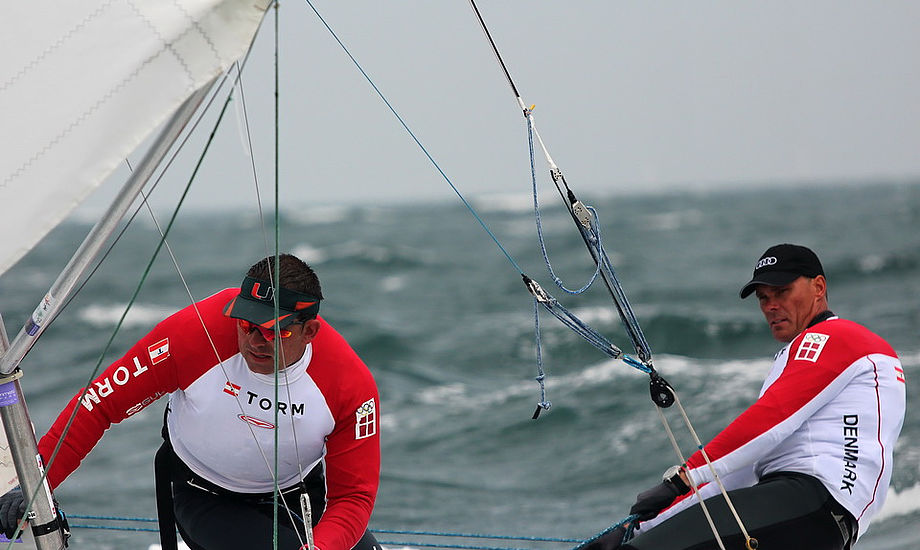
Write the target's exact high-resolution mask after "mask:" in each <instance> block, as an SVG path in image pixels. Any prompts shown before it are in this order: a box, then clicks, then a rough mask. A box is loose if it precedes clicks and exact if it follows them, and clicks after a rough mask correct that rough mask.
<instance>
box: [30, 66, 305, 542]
mask: <svg viewBox="0 0 920 550" xmlns="http://www.w3.org/2000/svg"><path fill="white" fill-rule="evenodd" d="M247 58H248V53H247ZM243 64H245V59H244V61H243ZM236 68H237V83H238V84H239V81H240V79H241V76H242V75H241V71H242V67H241V64H240V63H237V64H236ZM230 74H231V73H230V72H229V71H228V72H227V73H226V74H225V75H224V77H223V79H222V80H221V82H220V83H219V84H218V85H217V86H216V87H215V91H214V92H213V94H212V96H211V98H210V100H209V101H208V102H207V103H206V105H205V106H204V107H203V109H202V110H201V114H200V116H199V117H198V118H197V120H196V121H195V122H194V123H193V124H192V126H191V129H190V130H189V132H187V134H186V136H185V137H184V139H183V140H182V141H181V142H180V143H179V145H178V147H177V148H176V149H175V151H174V153H173V156H172V157H171V158H170V160H169V161H168V162H167V163H166V164H165V165H164V167H163V169H162V170H161V173H160V176H159V177H158V178H157V180H156V181H155V182H154V184H153V186H152V189H156V188H157V186H158V185H159V183H160V181H161V180H162V178H163V176H164V175H165V173H166V171H167V170H168V169H169V167H170V166H171V165H172V163H173V162H174V161H175V159H176V158H177V157H178V154H179V152H180V151H181V150H182V149H183V148H184V146H185V145H186V144H187V142H188V140H189V139H190V137H191V135H192V134H194V132H195V129H196V128H197V127H198V125H199V124H200V122H201V121H202V120H203V118H204V116H205V114H206V113H207V112H209V111H210V109H211V107H212V105H213V103H214V100H215V99H216V98H217V97H219V93H220V90H221V88H222V87H223V85H224V84H225V83H226V81H227V80H228V78H229V75H230ZM232 95H233V94H232V91H231V93H230V94H228V96H227V97H226V99H225V101H224V105H223V107H222V109H221V111H220V114H219V116H218V119H217V121H216V122H215V125H214V128H213V129H212V130H211V133H210V135H209V138H208V141H207V144H206V146H205V148H204V151H202V153H201V156H200V157H199V159H198V162H197V164H196V166H195V169H194V171H193V174H192V175H191V177H190V179H189V181H188V183H187V184H186V188H185V191H184V192H183V194H182V196H181V198H180V200H179V203H178V204H177V205H176V207H175V210H174V211H173V214H172V217H171V219H170V221H169V224H168V225H167V227H166V229H165V230H164V229H162V227H161V226H160V224H159V223H158V221H157V220H156V217H155V215H154V214H153V211H152V209H151V206H150V204H149V201H148V199H149V193H148V194H144V193H142V204H141V205H139V206H138V208H137V209H135V211H134V213H133V214H132V215H131V216H130V218H129V219H128V221H127V223H126V224H125V226H124V227H123V228H122V230H121V231H120V232H119V234H118V235H117V236H116V237H115V238H114V239H113V241H112V243H111V244H110V245H109V247H108V248H107V249H106V251H105V253H104V254H103V255H102V257H101V259H100V261H99V262H98V263H97V265H96V266H95V267H94V268H93V270H92V271H91V272H90V273H89V275H88V276H87V277H86V278H85V279H84V280H83V281H82V283H81V284H80V286H79V287H77V289H76V291H75V292H74V293H72V294H71V295H70V297H69V298H68V300H67V301H66V302H65V305H64V308H66V307H67V305H69V304H70V302H72V300H73V299H74V298H75V297H76V295H77V294H78V293H79V292H80V291H81V290H82V289H83V288H84V287H85V285H86V284H87V283H88V282H89V280H90V279H91V278H92V277H93V275H94V274H95V273H96V271H98V269H99V267H101V265H102V263H103V261H104V260H105V258H106V257H108V255H109V254H110V253H111V252H112V250H113V249H114V247H115V245H116V244H117V243H118V242H119V241H120V239H121V238H122V237H123V236H124V234H125V232H126V231H127V228H128V227H129V226H130V225H131V224H132V222H133V221H134V220H135V218H136V217H137V215H138V214H139V212H140V210H141V208H143V207H144V206H146V207H147V210H148V211H149V212H150V215H151V218H152V219H153V223H154V225H155V227H156V229H157V231H158V232H159V234H160V242H159V243H158V245H157V248H156V249H155V251H154V252H153V254H152V257H151V259H150V261H149V263H148V266H147V269H146V270H145V272H144V273H143V275H142V278H141V281H140V282H139V283H138V286H137V288H136V289H135V292H134V295H133V296H132V298H131V300H130V301H129V303H128V304H127V305H126V307H125V311H124V312H123V313H122V316H121V318H120V319H119V321H118V323H117V324H116V327H115V329H114V330H113V333H112V335H111V336H110V339H109V341H108V343H107V344H106V346H105V347H104V349H103V352H102V353H101V354H100V357H99V360H98V361H97V363H96V366H95V368H94V369H93V371H92V372H91V373H90V376H89V378H88V380H87V383H86V384H85V385H84V388H83V390H82V392H81V393H80V394H79V396H78V398H77V401H76V402H77V403H82V401H83V400H84V398H85V396H86V394H87V392H88V391H89V388H90V386H91V383H92V380H94V379H95V378H96V377H97V376H98V374H99V371H100V369H101V368H102V364H103V361H104V357H105V355H106V354H107V353H108V350H109V348H110V347H111V344H112V341H113V340H114V338H115V336H116V334H118V332H119V331H120V329H121V327H122V325H123V322H124V320H125V318H126V316H127V314H128V311H130V309H131V308H132V307H133V305H134V302H135V300H136V298H137V295H138V294H139V292H140V289H141V288H142V287H143V285H144V282H145V281H146V278H147V276H148V275H149V272H150V268H151V267H152V265H153V262H154V260H155V259H156V257H157V256H158V254H159V251H160V249H161V247H162V246H165V247H166V249H167V252H168V253H169V255H170V257H171V258H172V261H173V264H174V266H175V269H176V272H177V274H178V276H179V278H180V280H181V282H182V284H183V286H184V288H185V290H186V293H187V295H188V297H189V300H190V302H191V304H192V306H193V307H194V310H195V312H196V315H197V316H198V319H199V322H200V323H201V325H202V327H203V328H204V330H205V333H206V335H207V338H208V340H209V342H210V345H211V348H212V351H213V352H214V354H215V357H216V359H217V360H218V364H219V365H220V367H221V369H222V370H223V369H224V367H223V364H222V362H221V358H220V356H219V354H218V352H217V349H216V347H215V345H214V342H213V340H212V339H211V336H210V332H209V331H208V329H207V327H206V326H205V325H204V320H203V319H202V317H201V314H200V312H199V311H198V308H197V307H195V300H194V297H193V296H192V293H191V290H190V288H189V286H188V284H187V282H186V279H185V278H184V276H183V274H182V270H181V268H180V267H179V263H178V260H177V259H176V257H175V255H174V254H173V252H172V249H171V247H170V246H169V243H168V241H167V240H166V236H167V234H168V233H169V231H170V229H171V228H172V225H173V223H174V221H175V220H176V218H177V215H178V212H179V209H180V208H181V206H182V203H183V202H184V200H185V197H186V195H187V193H188V191H189V190H190V188H191V185H192V183H193V181H194V180H195V178H196V175H197V172H198V169H199V168H200V166H201V164H202V162H203V160H204V158H205V156H206V155H207V152H208V148H209V147H210V144H211V141H212V140H213V138H214V137H215V135H216V132H217V128H218V127H219V126H220V124H221V121H222V119H223V116H224V114H225V113H226V109H227V107H228V105H229V103H230V101H231V100H232ZM247 121H248V119H247ZM247 132H248V123H247ZM250 144H251V141H250ZM126 162H128V161H127V160H126ZM128 167H129V169H130V163H129V162H128ZM259 210H260V215H261V210H262V209H261V205H260V209H259ZM276 222H277V220H276ZM263 228H264V226H263ZM62 309H63V308H62ZM224 376H225V378H228V375H227V373H226V371H225V370H224ZM236 399H237V404H238V406H239V407H240V411H241V412H242V411H243V408H242V403H241V402H240V400H239V397H237V398H236ZM277 401H278V400H277V396H276V402H277ZM78 411H79V409H78V408H77V407H75V409H74V412H73V413H72V414H71V416H70V418H69V419H68V422H67V423H66V424H65V427H64V429H63V431H62V436H61V439H60V441H59V442H58V444H57V445H56V446H55V449H54V450H53V452H52V454H51V457H50V458H49V460H48V464H47V468H46V470H45V471H46V472H47V470H49V469H50V468H51V465H52V464H53V462H54V460H55V459H56V457H57V454H58V452H59V450H60V447H61V445H62V442H63V439H64V437H65V436H66V434H67V433H68V432H69V431H70V428H71V426H72V424H73V422H74V420H75V418H76V413H77V412H78ZM276 414H277V410H276ZM276 425H278V423H277V419H276ZM250 432H251V435H252V437H253V440H254V441H256V442H257V446H258V440H257V438H256V436H255V433H253V428H252V427H250ZM295 433H296V432H295ZM276 448H277V445H276ZM259 449H260V452H261V453H262V457H263V460H264V462H265V464H266V466H268V467H269V468H270V469H271V466H270V463H269V461H268V457H267V456H266V455H265V452H264V450H262V449H261V447H260V446H259ZM298 465H299V466H300V468H301V472H302V471H303V468H302V464H301V463H300V461H299V456H298ZM273 472H277V467H275V469H274V470H273ZM45 475H47V474H45ZM273 477H275V480H276V484H277V474H276V473H273ZM42 479H44V476H43V478H42ZM32 498H35V495H33V496H32ZM281 498H282V500H283V501H284V502H283V504H282V505H281V508H284V509H285V511H286V512H287V515H288V517H289V519H291V520H292V521H293V519H294V518H293V512H292V511H291V508H290V505H289V503H287V502H286V497H285V496H284V495H281ZM31 502H32V499H29V501H28V505H29V506H31ZM276 506H277V504H276ZM298 536H299V533H298Z"/></svg>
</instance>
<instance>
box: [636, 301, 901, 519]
mask: <svg viewBox="0 0 920 550" xmlns="http://www.w3.org/2000/svg"><path fill="white" fill-rule="evenodd" d="M827 313H830V312H827ZM904 408H905V382H904V371H903V369H902V368H901V363H900V362H899V361H898V358H897V355H896V354H895V352H894V350H892V349H891V346H889V345H888V344H887V343H886V342H885V341H884V340H882V339H881V338H880V337H879V336H877V335H875V334H873V333H872V332H870V331H869V330H868V329H866V328H865V327H863V326H861V325H858V324H856V323H854V322H852V321H847V320H844V319H839V318H838V317H836V316H833V315H827V316H826V318H825V319H821V320H819V321H818V322H817V323H815V324H813V325H811V326H810V327H808V328H807V329H806V330H805V331H804V332H802V333H801V334H799V335H798V336H797V337H796V338H795V339H794V340H793V341H792V342H790V343H789V344H788V345H786V347H784V348H783V349H782V350H780V352H779V353H778V354H777V355H776V360H775V362H774V363H773V367H772V368H771V370H770V373H769V375H768V376H767V379H766V381H765V382H764V384H763V388H762V389H761V391H760V397H759V398H758V399H757V401H756V402H755V403H754V404H753V405H751V406H750V407H749V408H748V409H747V410H746V411H744V412H743V413H741V415H740V416H738V418H736V419H735V420H734V421H733V422H732V423H731V424H729V425H728V427H727V428H725V429H724V430H722V431H721V432H720V433H719V434H718V435H717V436H716V437H715V438H713V439H712V441H710V442H709V443H708V444H707V445H706V446H705V450H706V454H707V455H708V457H709V459H710V461H711V462H712V465H713V467H714V469H715V471H716V473H718V474H719V476H720V477H721V478H722V480H723V482H724V483H725V485H726V489H728V490H732V489H736V488H739V487H745V486H749V485H753V484H754V483H755V482H756V481H757V480H759V479H761V478H762V477H764V476H765V475H767V474H770V473H773V472H799V473H803V474H808V475H811V476H813V477H815V478H817V479H819V480H820V481H821V482H822V483H823V484H824V486H825V487H827V490H828V492H830V494H831V495H832V496H833V498H834V499H835V500H836V501H837V502H839V503H840V504H842V505H843V506H844V507H845V508H846V509H847V510H848V511H849V512H850V514H852V515H853V517H854V518H855V519H856V521H857V524H858V527H859V531H860V532H864V531H865V530H866V529H867V528H868V526H869V522H870V521H871V520H872V517H873V516H874V515H876V514H877V513H878V511H879V510H880V509H881V508H882V505H883V504H884V503H885V495H886V493H887V491H888V484H889V482H890V481H891V472H892V466H893V460H892V451H893V450H894V445H895V442H896V441H897V438H898V434H899V433H900V431H901V425H902V423H903V421H904ZM686 470H688V471H687V474H688V475H689V478H690V479H692V480H693V482H694V483H695V484H697V485H700V484H703V483H709V482H711V481H713V475H712V472H711V471H710V469H709V467H708V466H707V465H706V462H705V461H704V460H703V457H702V453H701V452H699V451H697V452H696V453H695V454H694V455H693V456H691V457H690V458H689V459H688V460H687V464H686ZM700 491H701V493H702V495H703V497H704V498H705V497H709V496H712V495H716V494H718V487H717V486H716V484H714V483H712V484H709V485H706V486H705V487H703V488H702V489H701V490H700ZM696 502H697V500H696V498H695V497H691V496H690V495H688V498H684V499H683V500H682V501H681V502H680V503H678V504H676V505H674V506H672V507H671V508H669V509H667V510H666V511H664V512H662V513H661V514H660V515H659V516H658V517H657V518H655V519H653V520H650V521H648V522H645V523H643V529H646V528H648V527H651V526H654V525H656V524H658V523H661V522H662V521H664V520H666V519H667V518H669V517H671V516H673V515H674V514H676V513H677V512H679V511H681V510H683V509H684V508H686V507H687V506H690V505H693V504H695V503H696ZM743 519H744V518H742V520H743Z"/></svg>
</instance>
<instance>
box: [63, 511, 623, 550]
mask: <svg viewBox="0 0 920 550" xmlns="http://www.w3.org/2000/svg"><path fill="white" fill-rule="evenodd" d="M68 517H69V518H71V519H83V520H94V521H113V522H140V523H156V522H157V521H158V520H157V519H156V518H142V517H119V516H98V515H83V514H69V515H68ZM632 517H633V516H631V517H630V518H627V519H626V520H624V522H625V521H628V520H630V519H631V518H632ZM619 525H621V524H617V525H615V526H613V527H611V528H610V529H608V530H607V531H604V532H603V533H601V534H599V535H597V536H596V537H593V538H592V539H589V540H588V541H584V540H582V539H576V538H558V537H534V536H524V535H495V534H488V533H452V532H443V531H416V530H406V529H373V528H372V529H371V531H372V532H373V533H375V534H385V535H407V536H412V537H441V538H459V539H492V540H508V541H526V542H548V543H549V542H557V543H565V544H577V545H584V544H585V543H586V542H590V541H593V540H596V539H597V538H599V537H601V536H603V535H604V534H606V533H607V532H609V531H611V530H612V529H614V528H616V527H617V526H619ZM71 527H72V528H76V529H101V530H110V531H134V532H150V533H157V532H159V531H158V529H152V528H148V527H129V526H120V525H91V524H79V523H74V524H71ZM379 542H380V543H381V544H384V545H400V546H417V547H425V548H457V549H463V550H532V549H530V548H507V547H492V546H472V545H462V544H446V543H442V544H438V543H428V542H416V541H385V540H379Z"/></svg>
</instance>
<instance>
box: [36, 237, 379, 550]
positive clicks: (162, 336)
mask: <svg viewBox="0 0 920 550" xmlns="http://www.w3.org/2000/svg"><path fill="white" fill-rule="evenodd" d="M290 258H293V260H291V259H290ZM281 259H282V260H283V263H282V269H281V274H282V279H281V289H280V292H278V294H279V295H280V296H279V300H278V301H279V303H280V306H281V307H280V310H279V312H280V314H281V315H280V316H279V317H278V319H277V321H276V319H275V309H274V307H275V304H274V302H273V297H272V292H271V291H272V289H271V283H270V280H269V279H268V278H265V279H261V278H255V277H250V276H247V278H246V279H245V280H244V283H243V285H242V288H241V289H237V288H230V289H226V290H223V291H221V292H218V293H217V294H214V295H213V296H211V297H209V298H206V299H204V300H201V301H200V302H197V303H195V304H193V305H191V306H189V307H186V308H185V309H182V310H180V311H179V312H178V313H176V314H174V315H172V316H170V317H169V318H167V319H166V320H164V321H162V322H161V323H159V324H158V325H157V326H156V327H155V328H154V329H153V330H152V331H151V332H150V333H148V334H147V335H146V336H145V337H144V338H142V339H141V340H140V341H139V342H137V343H136V344H135V345H134V346H133V347H132V348H131V349H130V350H129V351H128V353H126V354H125V355H124V356H123V357H122V358H121V359H119V360H118V361H116V362H114V363H112V364H111V365H110V366H109V367H108V368H107V369H106V370H105V372H103V373H102V374H101V375H100V376H99V377H97V378H96V380H94V381H93V383H92V384H91V385H90V387H89V388H88V389H87V391H86V393H85V395H83V397H82V400H80V401H78V398H79V396H80V394H78V396H77V397H75V398H74V399H73V400H72V401H71V402H70V404H69V405H68V406H67V407H66V408H65V409H64V411H62V412H61V414H60V416H59V417H58V419H57V420H56V421H55V423H54V424H53V425H52V427H51V429H50V430H49V431H48V433H47V434H46V435H45V436H44V437H42V438H41V441H40V443H39V451H40V452H41V454H42V456H43V457H44V458H45V460H46V461H47V460H48V459H50V458H51V456H52V453H53V451H54V448H55V446H56V445H58V443H59V441H60V440H61V436H62V433H63V431H64V428H65V425H66V424H67V422H68V420H69V418H70V416H71V414H72V413H73V411H74V409H76V410H77V414H76V417H75V420H74V422H73V425H72V426H71V428H70V430H69V431H68V432H67V434H66V437H65V438H64V439H63V444H62V445H61V448H60V451H59V452H58V454H57V456H55V457H54V460H53V462H52V463H51V464H50V467H49V469H48V479H49V481H50V483H51V485H52V487H55V486H57V485H58V484H60V483H61V482H62V481H63V480H64V479H65V478H66V477H67V476H68V475H69V474H70V473H71V472H73V471H74V470H75V469H76V468H77V467H78V466H79V464H80V462H81V461H82V460H83V459H84V457H86V455H87V454H88V453H89V452H90V450H91V449H92V448H93V446H95V444H96V443H97V442H98V441H99V439H100V438H101V437H102V435H103V433H104V432H105V430H107V429H108V428H109V426H111V425H112V424H113V423H117V422H120V421H122V420H124V419H125V418H128V417H129V416H131V415H133V414H136V413H137V412H138V411H140V410H142V409H143V408H144V407H146V406H148V405H149V404H151V403H153V402H154V401H156V400H157V399H159V398H160V397H162V396H164V395H169V414H168V422H167V423H168V433H169V440H170V441H169V442H170V443H171V445H172V449H173V450H174V452H175V455H176V456H178V457H179V458H180V459H181V460H182V462H184V463H185V464H186V465H187V466H188V468H189V469H191V471H192V472H193V473H194V474H195V475H197V476H200V477H201V478H203V479H205V480H207V481H208V482H210V483H213V484H215V485H217V486H219V487H221V488H223V489H226V490H228V491H232V492H234V493H241V494H253V493H271V491H272V490H273V487H274V482H275V477H276V476H274V475H273V474H272V469H273V462H274V461H273V456H274V445H275V443H274V440H275V436H276V434H277V437H278V455H279V460H278V472H277V481H278V484H279V487H281V488H282V489H284V488H286V487H290V486H292V485H295V484H297V483H298V482H299V481H300V480H301V477H302V476H304V475H306V474H307V473H308V472H310V471H311V469H313V467H314V466H316V465H317V464H319V463H321V462H322V463H323V466H324V470H325V483H326V500H327V502H326V506H325V511H324V512H323V513H322V519H321V520H320V522H319V524H318V525H317V526H316V527H315V529H314V533H313V534H314V540H315V545H316V547H317V548H320V549H321V550H349V549H350V548H352V547H354V546H355V544H356V543H357V542H358V540H359V539H361V538H362V535H364V534H365V530H366V528H367V524H368V521H369V518H370V515H371V511H372V510H373V507H374V500H375V497H376V493H377V487H378V481H379V473H380V441H379V434H378V426H379V414H380V411H379V397H378V394H377V387H376V384H375V382H374V379H373V377H372V375H371V373H370V371H369V370H368V369H367V367H366V366H365V365H364V363H363V362H362V361H361V359H360V358H359V357H358V356H357V354H356V353H355V352H354V351H353V350H352V349H351V347H350V346H349V345H348V343H347V342H346V341H345V339H344V338H342V336H341V335H340V334H339V333H338V332H336V331H335V329H333V328H332V327H331V326H330V325H329V324H327V323H326V322H325V321H324V320H323V319H322V318H319V317H318V316H316V311H317V310H318V305H319V298H320V296H318V294H319V291H318V280H317V281H316V283H317V290H316V291H314V292H312V293H311V294H314V295H317V296H308V295H305V294H303V293H298V292H294V291H291V290H288V289H286V288H285V279H284V275H285V269H286V267H285V263H291V264H293V265H294V266H295V267H296V268H298V269H299V266H300V265H303V266H304V267H306V264H303V263H302V262H300V260H298V259H296V258H294V257H293V256H288V255H284V256H282V257H281ZM267 260H271V258H266V259H265V260H263V261H262V262H260V263H258V264H256V265H255V266H253V269H256V267H257V266H260V264H261V265H262V266H263V267H265V266H266V265H271V264H270V263H269V264H266V261H267ZM295 260H296V261H295ZM307 269H309V268H307ZM310 272H311V273H312V270H310ZM250 273H252V270H250ZM314 277H315V275H314ZM311 312H312V316H310V315H309V313H311ZM305 313H306V317H310V318H309V319H306V320H304V317H305V315H304V314H305ZM276 322H277V324H278V325H279V326H280V327H281V328H280V330H279V332H278V333H277V334H278V335H279V336H280V338H277V340H278V342H275V341H274V340H276V333H275V332H274V330H275V327H274V325H275V324H276ZM276 343H277V344H278V346H277V347H275V344H276ZM275 353H277V354H278V355H279V363H280V364H283V365H285V367H284V368H283V369H282V370H281V371H280V372H279V375H278V384H279V388H278V389H277V393H276V390H275V374H274V368H275V366H274V365H275ZM276 395H277V398H276V397H275V396H276ZM295 434H296V435H295ZM298 510H299V508H298ZM315 512H316V511H314V513H315ZM180 527H181V521H180ZM238 527H239V528H238V529H236V530H228V532H231V533H233V536H236V537H239V536H240V532H241V531H243V532H244V531H245V525H242V526H238ZM268 542H269V543H270V538H269V540H268Z"/></svg>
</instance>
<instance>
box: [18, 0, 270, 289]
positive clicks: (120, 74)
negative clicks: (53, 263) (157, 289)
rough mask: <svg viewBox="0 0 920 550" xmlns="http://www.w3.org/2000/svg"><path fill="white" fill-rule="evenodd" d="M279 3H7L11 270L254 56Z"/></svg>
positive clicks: (185, 0)
mask: <svg viewBox="0 0 920 550" xmlns="http://www.w3.org/2000/svg"><path fill="white" fill-rule="evenodd" d="M269 3H270V0H173V1H170V2H164V1H163V0H104V1H99V0H68V1H66V2H61V1H60V0H32V1H29V2H19V1H10V2H3V5H2V7H0V19H2V20H3V21H4V23H5V25H4V27H5V29H4V31H3V33H0V121H2V122H0V208H2V209H3V212H2V215H0V273H3V272H5V271H6V270H7V269H8V268H9V267H10V266H12V265H13V264H14V263H16V261H18V260H19V259H20V258H21V257H22V256H23V255H24V254H25V253H26V252H28V251H29V250H30V249H31V248H32V247H33V246H35V244H36V243H37V242H38V241H39V240H41V238H42V237H44V236H45V235H46V234H47V233H48V232H49V231H50V230H51V229H53V228H54V226H55V225H57V224H58V223H60V222H61V221H62V220H63V219H64V218H65V217H66V216H67V214H68V213H69V212H70V211H71V210H73V208H75V207H76V206H77V205H78V204H79V203H80V201H82V200H83V199H85V198H86V197H87V196H88V195H89V194H90V192H91V191H92V190H93V189H95V188H96V187H97V186H98V185H99V184H100V183H101V182H102V181H103V180H104V179H105V178H106V177H107V176H108V175H109V174H110V173H111V172H112V171H114V170H115V168H116V167H117V166H118V164H119V163H120V162H122V160H123V159H124V158H125V157H126V156H127V155H128V154H129V153H131V152H132V151H133V150H134V149H135V148H137V147H138V145H140V144H141V142H142V141H143V140H144V139H145V138H146V137H147V136H148V134H150V133H151V132H152V131H153V130H155V129H156V128H157V127H158V126H159V125H160V124H161V123H162V122H163V121H164V120H165V119H166V118H167V117H168V116H169V115H170V114H171V113H172V112H173V111H175V109H176V108H178V106H179V105H181V104H182V102H183V101H184V100H185V99H186V98H187V97H188V96H189V95H191V94H192V93H193V92H194V91H195V90H197V89H199V88H201V87H202V86H204V85H205V84H206V83H207V82H209V81H210V80H212V79H213V78H214V77H215V76H217V75H219V74H220V73H221V72H222V71H224V70H226V68H227V67H229V66H230V65H231V64H232V63H233V62H234V61H235V60H236V59H238V58H239V57H240V56H242V55H243V53H244V52H245V51H246V49H247V48H248V46H249V44H250V42H251V41H252V37H253V36H254V34H255V32H256V30H257V29H258V25H259V23H260V21H261V20H262V17H263V15H264V13H265V10H266V8H267V6H268V4H269Z"/></svg>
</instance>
